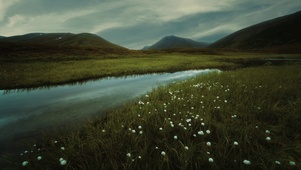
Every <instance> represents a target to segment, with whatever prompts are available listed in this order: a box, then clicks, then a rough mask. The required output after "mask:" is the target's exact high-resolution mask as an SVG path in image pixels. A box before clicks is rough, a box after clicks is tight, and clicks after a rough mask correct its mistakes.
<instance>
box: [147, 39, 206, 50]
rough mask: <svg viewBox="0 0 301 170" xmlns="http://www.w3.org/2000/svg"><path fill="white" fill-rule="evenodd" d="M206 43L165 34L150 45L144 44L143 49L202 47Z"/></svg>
mask: <svg viewBox="0 0 301 170" xmlns="http://www.w3.org/2000/svg"><path fill="white" fill-rule="evenodd" d="M207 45H208V44H206V43H202V42H197V41H194V40H191V39H188V38H181V37H177V36H174V35H171V36H166V37H163V38H162V39H160V40H159V41H158V42H156V43H155V44H153V45H151V46H145V47H144V48H143V50H153V49H155V50H162V49H172V48H204V47H206V46H207Z"/></svg>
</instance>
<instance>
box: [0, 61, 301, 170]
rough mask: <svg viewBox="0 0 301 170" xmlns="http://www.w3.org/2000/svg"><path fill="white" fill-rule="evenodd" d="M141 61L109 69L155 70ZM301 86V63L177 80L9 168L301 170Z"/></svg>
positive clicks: (48, 138) (52, 140)
mask: <svg viewBox="0 0 301 170" xmlns="http://www.w3.org/2000/svg"><path fill="white" fill-rule="evenodd" d="M159 57H160V58H159ZM173 57H176V56H173ZM192 57H194V56H191V55H189V56H188V58H185V57H184V59H178V60H180V61H181V63H182V64H183V63H185V62H184V61H187V60H188V59H189V58H192ZM204 58H206V57H204ZM204 58H199V56H197V55H196V56H195V58H194V60H197V61H198V62H201V61H202V60H203V59H204ZM208 58H209V57H208ZM237 58H238V59H239V58H240V57H237ZM140 59H141V60H140V61H139V63H142V64H141V65H140V64H139V65H137V64H136V65H135V64H134V63H131V64H127V65H126V66H123V65H124V64H125V63H123V64H119V65H116V64H117V63H118V62H117V60H116V62H117V63H116V64H112V65H110V67H123V68H132V69H133V68H137V67H141V69H145V70H146V71H150V70H151V69H152V68H153V67H154V66H155V65H156V64H155V63H156V61H153V60H151V61H150V63H149V65H148V67H146V66H144V65H143V61H144V60H149V59H148V58H140ZM164 59H167V61H166V63H164V64H162V66H165V65H167V66H166V67H169V68H173V67H176V66H174V65H173V66H172V65H171V64H169V63H171V62H170V61H169V60H168V56H166V57H162V58H161V56H158V60H162V61H164ZM178 60H176V59H175V60H173V61H174V62H175V63H178ZM120 61H123V60H122V59H120ZM126 61H129V60H127V59H124V62H126ZM206 61H208V60H206ZM216 61H218V60H216ZM102 62H104V61H102ZM106 62H109V63H114V61H113V60H109V61H106ZM187 62H188V61H187ZM198 62H196V61H195V62H193V63H195V64H196V65H195V67H196V68H198V67H200V65H199V63H198ZM109 63H107V64H109ZM152 63H154V65H152ZM220 63H221V64H225V63H222V62H220ZM98 64H100V63H95V65H98ZM215 64H216V63H215ZM208 65H209V66H210V62H209V63H208ZM208 65H206V67H208ZM232 66H233V63H230V65H229V67H232ZM145 67H146V68H145ZM181 67H184V68H185V64H183V65H181ZM191 67H192V66H191V65H189V66H187V67H186V68H191ZM212 67H216V65H214V64H213V65H212ZM56 69H59V68H56ZM68 69H70V68H68ZM102 69H104V68H102ZM112 70H114V69H112ZM163 70H164V69H163ZM74 71H75V72H76V70H74ZM106 71H107V73H108V74H113V72H109V71H108V70H106ZM125 72H128V70H125ZM53 74H54V73H53ZM300 84H301V72H300V64H289V65H283V66H260V67H252V68H243V69H236V70H231V71H224V72H221V73H218V72H216V73H211V74H208V75H201V76H197V77H195V78H192V79H188V80H185V81H180V82H171V83H170V84H169V85H166V86H160V87H158V88H156V89H153V91H152V92H150V93H148V94H146V95H145V96H142V97H140V98H139V99H138V100H137V101H136V102H134V103H129V104H126V105H125V106H124V107H121V108H116V109H114V110H111V111H110V112H108V113H107V114H106V116H105V117H102V118H94V119H91V120H90V121H88V122H86V123H85V125H84V126H83V127H81V128H78V129H73V130H72V131H70V132H66V131H64V130H61V131H59V132H57V133H52V134H46V135H45V138H44V140H43V142H40V143H34V142H33V143H30V144H28V147H27V149H26V150H22V151H20V153H19V155H17V156H16V155H15V156H7V157H6V158H5V159H6V160H7V162H8V167H7V169H300V168H301V136H300V134H301V129H300V127H301V115H300V113H301V86H300Z"/></svg>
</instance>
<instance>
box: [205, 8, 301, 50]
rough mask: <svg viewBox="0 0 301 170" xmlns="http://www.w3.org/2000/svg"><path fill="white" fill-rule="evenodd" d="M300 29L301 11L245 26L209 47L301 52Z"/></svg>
mask: <svg viewBox="0 0 301 170" xmlns="http://www.w3.org/2000/svg"><path fill="white" fill-rule="evenodd" d="M300 30H301V11H299V12H296V13H294V14H291V15H287V16H283V17H279V18H275V19H272V20H269V21H266V22H262V23H259V24H256V25H253V26H250V27H247V28H244V29H242V30H239V31H237V32H235V33H233V34H230V35H228V36H226V37H225V38H222V39H221V40H218V41H217V42H215V43H213V44H211V45H210V46H209V47H212V48H232V49H266V50H270V51H274V52H279V51H284V52H285V51H289V52H301V50H300V46H301V31H300Z"/></svg>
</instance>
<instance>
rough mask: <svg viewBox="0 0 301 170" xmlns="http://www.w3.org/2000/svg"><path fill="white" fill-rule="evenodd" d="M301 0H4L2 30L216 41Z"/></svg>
mask: <svg viewBox="0 0 301 170" xmlns="http://www.w3.org/2000/svg"><path fill="white" fill-rule="evenodd" d="M299 10H301V1H300V0H0V35H1V36H12V35H19V34H26V33H32V32H45V33H51V32H71V33H82V32H90V33H95V34H98V35H99V36H101V37H103V38H105V39H107V40H108V41H111V42H113V43H116V44H119V45H122V46H124V47H127V48H130V49H140V48H142V47H143V46H145V45H151V44H153V43H155V42H156V41H158V40H159V39H161V38H162V37H164V36H167V35H176V36H180V37H185V38H191V39H194V40H197V41H202V42H214V41H216V40H218V39H219V38H222V37H224V36H226V35H228V34H230V33H233V32H235V31H237V30H239V29H242V28H244V27H247V26H250V25H253V24H256V23H259V22H262V21H265V20H268V19H272V18H276V17H279V16H283V15H287V14H291V13H294V12H296V11H299Z"/></svg>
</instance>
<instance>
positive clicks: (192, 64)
mask: <svg viewBox="0 0 301 170" xmlns="http://www.w3.org/2000/svg"><path fill="white" fill-rule="evenodd" d="M234 66H235V64H233V63H230V62H224V61H219V60H214V57H213V55H189V54H176V53H175V54H147V55H142V54H139V55H135V54H132V55H120V56H113V55H111V56H83V57H79V56H73V57H72V56H67V57H63V56H61V57H60V56H50V57H45V58H43V57H33V58H28V57H27V58H26V59H23V58H17V59H10V60H9V61H6V60H3V61H0V89H13V88H26V87H39V86H46V85H53V84H63V83H69V82H76V81H81V80H88V79H96V78H101V77H107V76H124V75H131V74H145V73H154V72H173V71H181V70H187V69H203V68H232V67H234Z"/></svg>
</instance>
